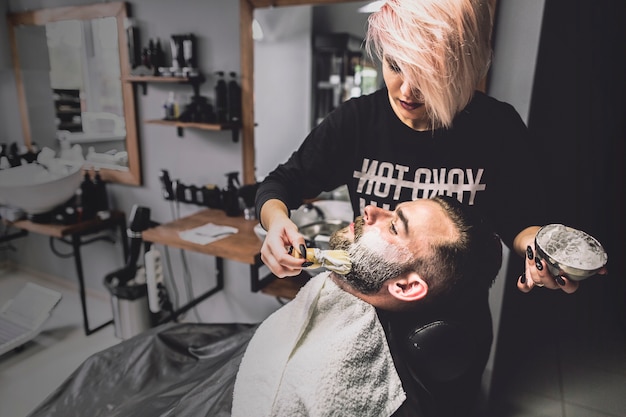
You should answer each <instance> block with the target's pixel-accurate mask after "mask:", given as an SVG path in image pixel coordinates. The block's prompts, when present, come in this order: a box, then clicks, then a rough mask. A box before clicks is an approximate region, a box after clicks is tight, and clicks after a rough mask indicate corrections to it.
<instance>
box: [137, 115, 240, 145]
mask: <svg viewBox="0 0 626 417" xmlns="http://www.w3.org/2000/svg"><path fill="white" fill-rule="evenodd" d="M144 123H147V124H154V125H163V126H174V127H176V128H177V130H178V136H181V137H182V136H183V129H184V128H192V129H202V130H213V131H220V130H232V131H233V142H237V140H238V137H239V127H240V126H239V125H237V124H232V123H195V122H179V121H176V120H163V119H153V120H146V121H145V122H144Z"/></svg>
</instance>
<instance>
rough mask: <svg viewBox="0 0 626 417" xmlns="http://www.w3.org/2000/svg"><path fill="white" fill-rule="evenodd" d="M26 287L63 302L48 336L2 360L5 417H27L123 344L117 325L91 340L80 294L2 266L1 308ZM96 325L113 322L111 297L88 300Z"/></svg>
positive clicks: (0, 399) (0, 407) (0, 404)
mask: <svg viewBox="0 0 626 417" xmlns="http://www.w3.org/2000/svg"><path fill="white" fill-rule="evenodd" d="M25 282H34V283H37V284H40V285H43V286H45V287H48V288H51V289H53V290H56V291H59V292H60V293H61V294H62V295H63V298H62V299H61V302H60V303H59V304H58V305H57V307H56V309H55V310H54V311H53V313H52V316H51V317H50V319H48V321H47V322H46V323H45V325H44V327H43V331H42V332H41V333H40V334H39V335H38V336H37V337H36V338H35V339H33V340H32V341H31V342H28V343H27V344H26V345H25V346H24V349H23V350H22V351H20V352H9V353H7V354H5V355H3V356H0V416H1V417H24V416H26V415H28V413H30V412H31V411H32V410H33V409H34V408H35V407H36V406H37V405H38V404H39V403H41V402H42V401H43V400H44V399H45V398H46V397H47V396H48V395H49V394H50V393H51V392H52V391H53V390H54V389H55V388H56V387H57V386H59V385H60V384H61V382H63V381H64V380H65V378H67V377H68V376H69V375H70V374H71V373H72V371H74V370H75V369H76V368H77V367H78V365H80V364H81V363H82V362H83V361H84V360H85V359H87V357H89V356H90V355H91V354H93V353H96V352H98V351H100V350H102V349H105V348H107V347H109V346H112V345H114V344H116V343H118V342H119V339H117V338H115V336H114V332H113V326H107V327H105V328H103V329H102V330H100V331H98V332H96V333H94V334H92V335H90V336H88V337H87V336H85V333H84V330H83V320H82V313H81V307H80V299H79V297H78V290H77V289H76V288H73V287H71V286H68V285H60V284H64V283H62V282H59V281H50V280H49V279H45V278H43V277H38V276H36V275H32V274H28V273H25V272H23V271H19V270H14V269H9V268H7V267H0V306H1V305H4V303H5V302H6V301H7V300H8V299H10V298H11V297H12V295H14V294H15V293H17V291H19V289H20V288H21V287H22V285H24V283H25ZM87 305H88V308H89V317H90V325H91V326H92V327H96V325H98V320H97V318H98V317H105V318H110V317H111V307H110V304H109V301H108V300H107V299H106V298H105V297H101V298H97V297H93V296H90V297H89V298H88V304H87ZM105 321H106V320H105Z"/></svg>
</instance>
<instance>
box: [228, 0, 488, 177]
mask: <svg viewBox="0 0 626 417" xmlns="http://www.w3.org/2000/svg"><path fill="white" fill-rule="evenodd" d="M356 1H358V0H239V13H240V18H239V41H240V45H241V122H242V129H241V137H242V140H241V142H242V166H243V182H244V184H254V183H255V182H256V178H255V171H256V162H255V143H254V125H255V123H254V40H253V39H252V21H253V19H254V9H256V8H260V7H278V6H302V5H326V4H337V3H352V2H356ZM489 3H490V5H491V10H492V13H493V15H494V16H493V19H494V27H495V16H496V5H497V0H489ZM492 42H493V40H492ZM486 88H487V77H485V78H484V79H483V81H482V82H481V83H480V85H479V86H478V89H479V90H481V91H486Z"/></svg>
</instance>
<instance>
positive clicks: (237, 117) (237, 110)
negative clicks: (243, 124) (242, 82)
mask: <svg viewBox="0 0 626 417" xmlns="http://www.w3.org/2000/svg"><path fill="white" fill-rule="evenodd" d="M230 76H231V80H230V81H229V82H228V121H229V122H231V123H239V122H240V121H241V87H240V86H239V83H237V73H236V72H231V73H230Z"/></svg>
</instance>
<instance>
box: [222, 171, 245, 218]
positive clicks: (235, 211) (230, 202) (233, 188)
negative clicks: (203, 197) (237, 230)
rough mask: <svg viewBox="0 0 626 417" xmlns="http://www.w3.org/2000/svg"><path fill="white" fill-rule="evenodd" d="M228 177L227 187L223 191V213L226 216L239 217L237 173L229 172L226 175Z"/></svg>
mask: <svg viewBox="0 0 626 417" xmlns="http://www.w3.org/2000/svg"><path fill="white" fill-rule="evenodd" d="M226 177H228V187H227V188H226V190H224V197H223V201H224V211H225V212H226V215H227V216H230V217H237V216H239V215H241V207H240V205H239V189H238V187H239V185H240V184H239V173H238V172H229V173H228V174H226Z"/></svg>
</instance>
